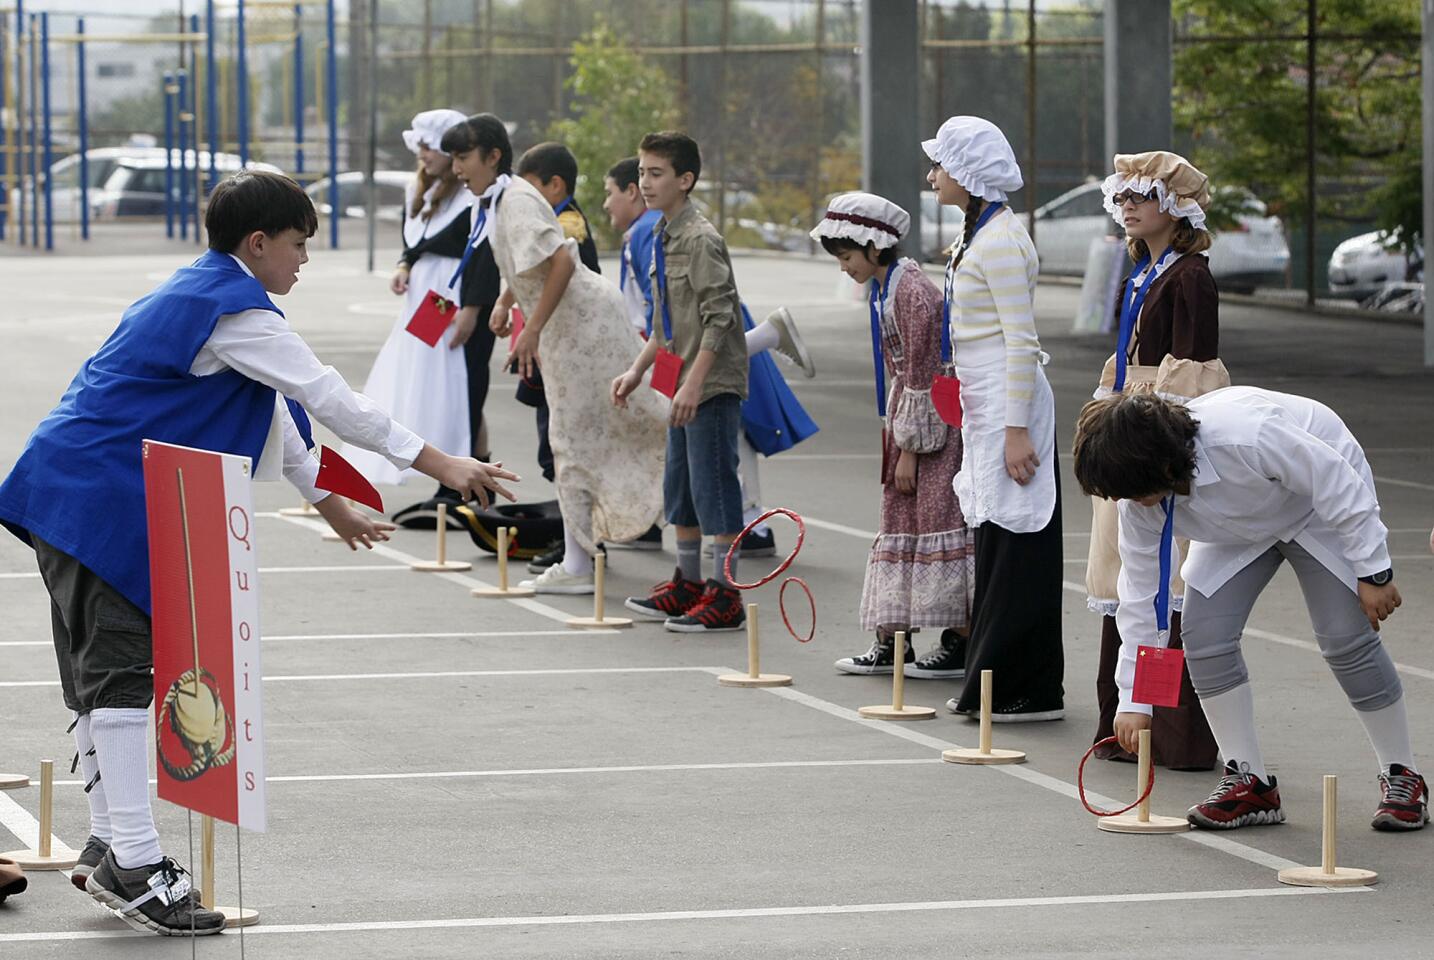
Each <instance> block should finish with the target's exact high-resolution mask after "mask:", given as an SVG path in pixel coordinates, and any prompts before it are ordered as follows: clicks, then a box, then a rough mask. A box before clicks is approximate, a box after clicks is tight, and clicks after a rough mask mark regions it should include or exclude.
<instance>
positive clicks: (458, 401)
mask: <svg viewBox="0 0 1434 960" xmlns="http://www.w3.org/2000/svg"><path fill="white" fill-rule="evenodd" d="M436 186H437V185H436V184H435V188H436ZM411 199H412V198H411V197H410V198H409V199H408V200H407V201H406V202H405V206H404V219H403V239H404V242H405V244H406V245H408V246H413V245H414V244H416V243H418V242H419V241H420V240H422V239H423V238H424V237H425V236H429V237H431V236H434V235H435V234H437V233H438V232H439V231H440V230H442V229H443V228H444V227H445V226H447V225H448V224H449V223H450V222H451V221H452V220H453V219H454V218H455V217H459V216H462V217H464V218H467V217H468V216H469V208H470V207H471V205H472V203H473V195H472V194H471V193H469V192H468V191H467V190H466V189H464V188H463V187H461V186H460V187H459V189H458V190H457V192H455V193H454V194H453V195H452V196H450V197H448V199H447V200H445V201H444V202H443V205H442V206H440V207H439V208H438V210H437V211H435V212H434V214H433V216H432V217H431V218H429V219H428V220H424V219H423V218H422V217H421V216H418V217H412V216H409V215H408V211H409V210H411V209H412V206H411ZM457 269H458V260H457V259H455V258H453V257H439V256H434V255H432V254H429V255H428V256H424V257H420V258H419V260H418V262H417V263H415V264H414V265H413V269H412V270H411V271H410V273H409V275H408V292H407V293H405V294H404V295H403V297H402V299H401V300H400V301H399V307H398V316H397V317H396V318H395V319H394V322H393V328H392V329H391V330H390V331H389V334H388V339H387V340H386V341H385V342H384V345H383V347H382V348H381V349H380V350H379V352H378V356H377V357H376V358H375V359H374V362H373V369H372V370H370V371H369V375H368V381H367V382H366V383H365V384H364V388H363V392H364V394H365V395H366V396H367V397H369V398H370V399H372V400H373V402H374V403H376V404H378V405H379V406H380V407H382V408H383V409H385V410H387V411H388V412H389V414H390V415H391V416H392V417H393V419H394V420H396V421H397V422H399V423H401V424H403V425H404V426H405V427H407V428H408V429H410V430H412V431H413V432H414V433H416V434H418V435H419V436H420V437H422V438H423V439H424V440H427V441H428V442H429V443H431V444H432V445H433V446H435V447H437V448H438V449H439V450H442V451H443V452H444V453H446V454H449V455H451V456H459V457H466V456H468V455H469V454H470V453H471V452H472V445H473V440H472V431H471V428H470V426H469V423H468V366H467V364H466V363H465V361H464V359H463V349H462V348H461V347H460V348H458V349H457V350H453V349H450V348H449V344H450V343H452V342H453V328H452V327H449V328H448V329H447V330H445V331H444V332H443V337H442V339H440V340H439V341H438V344H437V345H436V346H432V347H430V346H429V345H428V344H426V343H424V342H423V341H422V340H420V339H418V338H417V337H415V336H414V335H413V334H411V333H409V332H408V331H407V330H406V329H404V328H405V327H407V326H408V321H409V320H410V319H411V318H412V317H413V313H414V311H415V310H417V309H418V307H419V305H420V304H421V303H422V302H423V298H424V297H425V296H427V294H428V291H430V290H436V291H438V292H439V293H441V294H443V295H444V296H446V297H451V298H453V300H455V301H456V300H457V299H458V290H457V287H456V286H454V287H449V285H448V281H449V279H450V278H451V277H452V276H453V271H454V270H457ZM486 319H487V318H486V317H479V318H478V322H479V323H483V322H485V321H486ZM343 455H344V457H345V458H346V459H347V460H348V461H349V462H350V463H352V464H353V465H354V466H355V467H357V468H358V470H359V472H360V473H362V474H363V475H364V476H365V477H367V478H368V479H369V480H370V481H371V482H373V483H403V482H404V481H406V480H411V479H415V478H418V477H420V476H421V475H420V474H419V473H418V471H417V470H413V469H408V470H403V471H400V470H399V469H398V468H397V467H395V466H394V465H393V464H391V463H389V462H388V460H386V459H384V457H382V456H380V455H379V454H377V453H372V452H370V451H368V450H362V449H359V448H358V447H354V446H347V445H346V446H345V447H344V449H343Z"/></svg>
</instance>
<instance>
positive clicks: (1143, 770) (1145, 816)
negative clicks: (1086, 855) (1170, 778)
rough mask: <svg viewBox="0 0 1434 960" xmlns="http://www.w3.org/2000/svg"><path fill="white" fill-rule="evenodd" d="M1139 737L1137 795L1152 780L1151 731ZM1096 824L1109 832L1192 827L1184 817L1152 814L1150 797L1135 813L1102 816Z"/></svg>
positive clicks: (1170, 830)
mask: <svg viewBox="0 0 1434 960" xmlns="http://www.w3.org/2000/svg"><path fill="white" fill-rule="evenodd" d="M1139 739H1140V747H1139V751H1138V753H1137V760H1138V762H1137V763H1136V774H1135V790H1136V793H1135V795H1136V796H1137V797H1138V796H1140V795H1141V794H1142V793H1144V792H1145V785H1146V784H1148V783H1149V782H1150V731H1149V730H1142V731H1140V737H1139ZM1095 825H1096V826H1097V827H1099V828H1100V829H1102V830H1104V831H1106V832H1107V833H1184V832H1185V831H1187V830H1189V829H1190V821H1189V820H1186V819H1185V818H1184V817H1162V816H1152V815H1151V813H1150V798H1149V797H1146V798H1145V799H1144V800H1142V801H1140V805H1139V806H1137V807H1136V808H1135V813H1134V814H1129V813H1126V814H1122V815H1121V816H1118V817H1101V818H1100V819H1099V820H1097V821H1096V823H1095Z"/></svg>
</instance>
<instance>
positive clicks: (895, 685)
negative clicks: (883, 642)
mask: <svg viewBox="0 0 1434 960" xmlns="http://www.w3.org/2000/svg"><path fill="white" fill-rule="evenodd" d="M857 713H859V714H861V715H862V716H863V717H865V718H866V719H868V720H934V719H936V711H935V710H933V709H931V708H930V707H908V706H907V705H906V634H905V633H904V632H900V633H897V635H896V642H895V644H893V646H892V651H891V703H890V704H879V705H877V706H874V707H862V708H860V709H859V710H857Z"/></svg>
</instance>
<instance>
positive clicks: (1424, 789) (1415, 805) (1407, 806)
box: [1373, 763, 1429, 830]
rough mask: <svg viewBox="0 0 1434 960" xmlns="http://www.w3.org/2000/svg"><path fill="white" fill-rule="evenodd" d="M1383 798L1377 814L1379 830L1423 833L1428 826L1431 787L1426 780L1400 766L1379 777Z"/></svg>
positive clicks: (1392, 766)
mask: <svg viewBox="0 0 1434 960" xmlns="http://www.w3.org/2000/svg"><path fill="white" fill-rule="evenodd" d="M1379 790H1380V793H1381V794H1382V796H1381V799H1380V801H1379V809H1378V810H1376V811H1375V812H1374V824H1373V826H1374V829H1376V830H1422V829H1423V828H1424V824H1426V823H1428V822H1429V785H1428V784H1426V783H1425V782H1424V778H1423V777H1421V776H1420V775H1419V774H1417V773H1415V772H1414V771H1413V770H1410V769H1409V768H1408V767H1405V766H1402V765H1400V764H1397V763H1391V764H1390V765H1389V772H1388V773H1381V774H1380V775H1379Z"/></svg>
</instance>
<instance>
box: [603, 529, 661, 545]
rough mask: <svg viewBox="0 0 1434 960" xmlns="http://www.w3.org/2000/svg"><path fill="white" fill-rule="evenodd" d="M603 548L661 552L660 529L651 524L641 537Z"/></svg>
mask: <svg viewBox="0 0 1434 960" xmlns="http://www.w3.org/2000/svg"><path fill="white" fill-rule="evenodd" d="M605 546H607V547H610V548H612V549H613V550H661V549H662V528H661V527H659V526H658V525H657V524H655V523H654V524H653V525H652V528H651V529H649V530H648V531H647V532H646V533H644V534H643V535H642V536H640V537H638V538H637V539H636V540H626V541H624V542H622V543H609V544H605Z"/></svg>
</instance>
